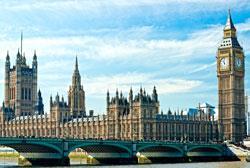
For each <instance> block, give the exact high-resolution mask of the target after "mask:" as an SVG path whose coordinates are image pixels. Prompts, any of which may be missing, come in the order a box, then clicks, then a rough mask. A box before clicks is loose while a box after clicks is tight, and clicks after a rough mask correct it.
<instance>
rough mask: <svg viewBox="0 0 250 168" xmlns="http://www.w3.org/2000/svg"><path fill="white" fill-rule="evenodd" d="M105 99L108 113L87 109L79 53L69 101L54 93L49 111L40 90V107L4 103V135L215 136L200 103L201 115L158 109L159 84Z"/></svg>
mask: <svg viewBox="0 0 250 168" xmlns="http://www.w3.org/2000/svg"><path fill="white" fill-rule="evenodd" d="M7 57H8V56H7ZM8 59H9V58H7V60H6V61H8ZM106 103H107V114H106V115H97V116H95V115H93V112H90V114H89V115H87V114H86V111H85V92H84V90H83V86H82V85H81V76H80V73H79V70H78V62H77V59H76V63H75V70H74V73H73V76H72V85H71V86H70V87H69V91H68V102H67V101H65V100H64V98H63V97H61V98H60V97H59V95H58V94H57V95H56V97H55V99H54V100H53V98H52V96H51V97H50V113H49V114H47V113H45V114H44V112H43V102H42V97H41V92H40V90H39V92H38V99H37V102H36V111H35V113H21V114H22V115H12V114H10V113H9V112H8V111H9V110H10V111H14V110H15V109H12V108H11V106H6V105H5V104H6V103H3V107H2V109H1V113H0V130H1V136H7V137H8V136H31V137H61V138H63V137H64V138H98V139H121V140H169V141H209V140H214V139H216V129H214V128H216V127H215V126H216V122H215V121H214V120H213V117H212V116H210V114H208V113H207V114H205V113H204V112H203V111H202V110H201V109H200V111H199V113H198V115H193V116H189V115H183V114H182V113H181V114H176V112H175V113H173V114H172V112H171V111H169V112H168V114H163V113H162V114H159V106H160V105H159V100H158V93H157V91H156V87H154V88H153V92H152V94H151V95H149V94H147V93H146V91H145V90H143V89H142V88H141V89H140V92H139V93H138V94H136V95H135V96H134V95H133V90H132V88H131V89H130V91H129V96H128V98H126V97H125V96H124V95H123V94H122V92H120V93H119V92H118V90H117V91H116V94H115V96H114V97H110V94H109V92H107V97H106Z"/></svg>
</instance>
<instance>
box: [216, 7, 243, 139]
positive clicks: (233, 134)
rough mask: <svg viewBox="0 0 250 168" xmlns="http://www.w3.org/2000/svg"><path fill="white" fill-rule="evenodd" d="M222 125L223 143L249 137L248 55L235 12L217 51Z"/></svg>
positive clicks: (219, 118) (227, 23) (229, 17)
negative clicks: (239, 38)
mask: <svg viewBox="0 0 250 168" xmlns="http://www.w3.org/2000/svg"><path fill="white" fill-rule="evenodd" d="M216 58H217V77H218V96H219V105H218V110H219V114H218V122H219V123H218V124H219V136H220V140H221V141H224V140H230V141H232V142H240V141H242V140H243V139H244V137H245V136H246V122H245V105H244V94H245V89H244V75H245V67H244V58H245V57H244V53H243V49H242V47H241V46H240V44H239V42H238V40H237V36H236V28H235V27H234V24H233V21H232V17H231V12H230V10H229V11H228V18H227V22H226V25H225V27H224V36H223V40H222V42H221V44H220V46H219V48H218V51H217V57H216Z"/></svg>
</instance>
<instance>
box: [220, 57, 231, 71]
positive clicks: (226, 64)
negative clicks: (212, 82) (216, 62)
mask: <svg viewBox="0 0 250 168" xmlns="http://www.w3.org/2000/svg"><path fill="white" fill-rule="evenodd" d="M228 67H229V59H228V58H222V59H221V60H220V69H221V70H225V69H227V68H228Z"/></svg>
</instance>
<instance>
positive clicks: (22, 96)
mask: <svg viewBox="0 0 250 168" xmlns="http://www.w3.org/2000/svg"><path fill="white" fill-rule="evenodd" d="M21 98H22V99H24V88H22V90H21Z"/></svg>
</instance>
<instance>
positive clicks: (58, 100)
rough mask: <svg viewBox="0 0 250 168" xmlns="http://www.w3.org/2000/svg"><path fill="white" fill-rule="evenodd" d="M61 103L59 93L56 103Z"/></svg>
mask: <svg viewBox="0 0 250 168" xmlns="http://www.w3.org/2000/svg"><path fill="white" fill-rule="evenodd" d="M59 102H60V97H59V95H58V93H57V95H56V103H59Z"/></svg>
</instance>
